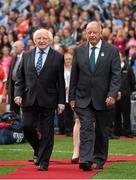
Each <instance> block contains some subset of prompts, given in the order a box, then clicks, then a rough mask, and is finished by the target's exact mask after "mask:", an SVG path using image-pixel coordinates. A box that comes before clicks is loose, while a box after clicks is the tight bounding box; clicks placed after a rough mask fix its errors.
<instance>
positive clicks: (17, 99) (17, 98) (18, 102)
mask: <svg viewBox="0 0 136 180" xmlns="http://www.w3.org/2000/svg"><path fill="white" fill-rule="evenodd" d="M14 101H15V103H16V104H17V105H18V106H20V105H21V104H22V98H21V97H20V96H17V97H15V99H14Z"/></svg>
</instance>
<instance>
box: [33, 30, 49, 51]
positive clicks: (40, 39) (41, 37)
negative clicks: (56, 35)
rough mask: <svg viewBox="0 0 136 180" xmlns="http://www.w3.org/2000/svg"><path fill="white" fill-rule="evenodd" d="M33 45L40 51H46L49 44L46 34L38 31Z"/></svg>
mask: <svg viewBox="0 0 136 180" xmlns="http://www.w3.org/2000/svg"><path fill="white" fill-rule="evenodd" d="M35 44H36V46H37V47H38V48H39V49H41V50H44V49H46V48H47V47H48V46H49V45H50V44H51V40H50V38H49V35H48V33H46V32H44V31H43V32H42V31H40V32H39V33H38V34H37V35H36V37H35Z"/></svg>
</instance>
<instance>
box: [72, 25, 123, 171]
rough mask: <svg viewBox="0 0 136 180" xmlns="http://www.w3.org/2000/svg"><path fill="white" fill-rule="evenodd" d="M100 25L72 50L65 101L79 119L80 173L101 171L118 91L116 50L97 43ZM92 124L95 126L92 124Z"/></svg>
mask: <svg viewBox="0 0 136 180" xmlns="http://www.w3.org/2000/svg"><path fill="white" fill-rule="evenodd" d="M101 32H102V29H101V25H100V24H99V23H98V22H95V21H93V22H91V23H89V24H88V25H87V26H86V36H87V40H88V42H86V43H85V44H83V45H81V46H79V47H78V48H76V49H75V55H74V60H73V66H72V72H71V81H70V93H69V101H70V105H71V108H72V109H73V110H74V109H75V111H76V113H77V115H78V116H79V119H80V123H81V128H80V130H81V131H80V165H79V168H80V169H82V170H84V171H91V170H92V163H93V162H94V168H95V169H101V168H103V165H104V163H105V161H106V159H107V156H108V135H109V129H110V118H109V115H110V114H109V112H110V111H109V109H110V108H111V107H112V106H113V105H114V104H115V100H116V96H117V92H118V91H119V88H120V78H121V75H120V71H121V69H120V60H119V53H118V50H117V49H116V48H115V47H114V46H113V45H111V44H108V43H107V42H105V41H103V40H101ZM94 122H95V123H94Z"/></svg>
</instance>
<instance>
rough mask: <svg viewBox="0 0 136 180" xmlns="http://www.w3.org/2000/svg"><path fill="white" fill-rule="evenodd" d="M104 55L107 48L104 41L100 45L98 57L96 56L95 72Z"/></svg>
mask: <svg viewBox="0 0 136 180" xmlns="http://www.w3.org/2000/svg"><path fill="white" fill-rule="evenodd" d="M106 53H107V46H106V43H105V42H104V41H102V45H101V48H100V52H99V55H98V59H97V62H96V68H95V71H96V70H97V68H98V67H99V65H100V64H101V63H102V62H103V61H104V55H105V54H106ZM95 71H94V72H95Z"/></svg>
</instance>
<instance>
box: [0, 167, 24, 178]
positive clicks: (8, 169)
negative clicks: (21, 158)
mask: <svg viewBox="0 0 136 180" xmlns="http://www.w3.org/2000/svg"><path fill="white" fill-rule="evenodd" d="M19 168H22V166H6V167H5V166H0V176H4V175H6V174H8V173H10V172H13V171H16V170H17V169H19Z"/></svg>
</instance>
